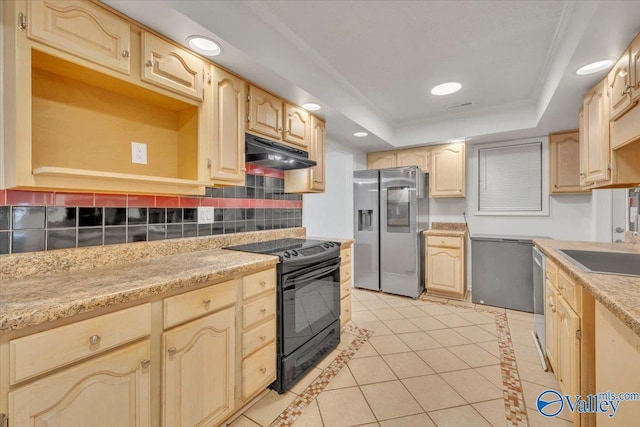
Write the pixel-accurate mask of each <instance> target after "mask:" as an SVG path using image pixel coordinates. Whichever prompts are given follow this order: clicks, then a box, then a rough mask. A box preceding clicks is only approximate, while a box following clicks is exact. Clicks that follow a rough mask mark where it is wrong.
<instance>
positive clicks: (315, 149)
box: [309, 116, 326, 190]
mask: <svg viewBox="0 0 640 427" xmlns="http://www.w3.org/2000/svg"><path fill="white" fill-rule="evenodd" d="M325 136H326V130H325V126H324V122H323V121H322V120H320V119H318V118H317V117H315V116H311V150H310V151H309V157H310V158H311V160H315V161H316V163H317V165H316V166H314V167H312V168H311V189H312V190H324V169H325V167H324V142H325Z"/></svg>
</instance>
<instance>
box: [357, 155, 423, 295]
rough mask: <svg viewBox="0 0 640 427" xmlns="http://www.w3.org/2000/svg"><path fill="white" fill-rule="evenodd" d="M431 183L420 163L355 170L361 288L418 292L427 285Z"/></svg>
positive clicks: (392, 291) (358, 275)
mask: <svg viewBox="0 0 640 427" xmlns="http://www.w3.org/2000/svg"><path fill="white" fill-rule="evenodd" d="M427 183H428V178H427V175H426V174H424V173H423V172H422V171H421V170H420V168H418V167H414V166H412V167H402V168H391V169H369V170H362V171H355V172H354V173H353V197H354V209H355V222H354V235H355V245H354V261H353V262H354V286H355V287H356V288H363V289H373V290H381V291H383V292H388V293H392V294H397V295H405V296H409V297H412V298H417V297H418V296H419V295H420V294H421V293H422V291H424V248H423V244H422V241H423V239H422V238H421V232H422V230H424V229H426V228H427V227H428V224H429V197H428V192H427Z"/></svg>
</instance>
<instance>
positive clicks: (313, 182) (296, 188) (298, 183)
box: [284, 115, 326, 193]
mask: <svg viewBox="0 0 640 427" xmlns="http://www.w3.org/2000/svg"><path fill="white" fill-rule="evenodd" d="M310 117H311V132H310V133H311V140H310V141H309V159H311V160H315V161H316V163H317V164H316V166H314V167H312V168H309V169H296V170H288V171H285V173H284V191H285V193H316V192H321V191H324V184H325V178H324V177H325V164H324V146H325V137H326V130H325V124H324V121H323V120H322V119H319V118H317V117H315V116H312V115H310Z"/></svg>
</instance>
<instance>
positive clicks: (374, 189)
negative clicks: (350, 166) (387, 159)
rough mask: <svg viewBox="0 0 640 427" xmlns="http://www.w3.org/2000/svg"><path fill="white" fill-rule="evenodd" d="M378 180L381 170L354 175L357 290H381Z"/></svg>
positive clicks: (354, 263) (358, 172) (357, 172)
mask: <svg viewBox="0 0 640 427" xmlns="http://www.w3.org/2000/svg"><path fill="white" fill-rule="evenodd" d="M378 177H379V173H378V170H377V169H374V170H364V171H355V172H354V173H353V199H354V200H353V206H354V210H355V212H354V227H353V229H354V237H355V244H354V249H353V268H354V271H353V285H354V286H355V287H356V288H363V289H374V290H379V289H380V252H379V248H380V242H379V230H380V222H379V218H380V216H379V215H380V214H379V208H378V200H379V194H380V192H379V184H378V182H379V181H378Z"/></svg>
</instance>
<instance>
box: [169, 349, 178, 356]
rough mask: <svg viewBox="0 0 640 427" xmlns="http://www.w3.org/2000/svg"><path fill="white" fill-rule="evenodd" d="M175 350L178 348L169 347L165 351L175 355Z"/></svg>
mask: <svg viewBox="0 0 640 427" xmlns="http://www.w3.org/2000/svg"><path fill="white" fill-rule="evenodd" d="M177 352H178V350H176V348H175V347H169V348H168V349H167V353H169V356H175V355H176V353H177Z"/></svg>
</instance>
